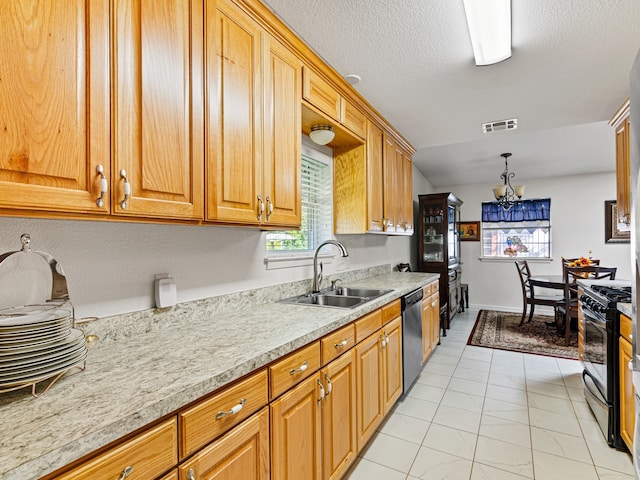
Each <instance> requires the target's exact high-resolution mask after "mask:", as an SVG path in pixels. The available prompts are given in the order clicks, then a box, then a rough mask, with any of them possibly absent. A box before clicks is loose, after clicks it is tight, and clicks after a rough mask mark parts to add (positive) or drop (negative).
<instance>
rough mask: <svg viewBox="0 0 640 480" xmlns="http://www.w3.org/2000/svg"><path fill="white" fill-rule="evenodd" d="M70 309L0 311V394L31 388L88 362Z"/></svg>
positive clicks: (41, 307)
mask: <svg viewBox="0 0 640 480" xmlns="http://www.w3.org/2000/svg"><path fill="white" fill-rule="evenodd" d="M72 324H73V318H72V314H71V309H70V308H66V307H65V306H60V305H55V304H45V305H28V306H25V307H14V308H10V309H5V310H0V390H2V389H7V388H8V389H14V388H16V387H19V386H21V385H32V384H35V383H37V382H39V381H42V380H45V379H48V378H51V377H54V376H56V375H59V374H61V373H63V372H65V371H66V370H68V369H69V368H71V367H73V366H76V365H79V364H81V363H82V362H84V361H85V359H86V358H87V342H86V340H85V337H84V334H83V333H82V331H80V330H77V329H74V328H72Z"/></svg>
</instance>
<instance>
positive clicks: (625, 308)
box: [616, 302, 633, 318]
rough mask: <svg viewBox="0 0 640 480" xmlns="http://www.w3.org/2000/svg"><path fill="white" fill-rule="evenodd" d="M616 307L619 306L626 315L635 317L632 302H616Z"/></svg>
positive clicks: (620, 310) (619, 309)
mask: <svg viewBox="0 0 640 480" xmlns="http://www.w3.org/2000/svg"><path fill="white" fill-rule="evenodd" d="M616 307H617V308H618V311H619V312H620V313H623V314H624V315H626V316H627V317H629V318H633V314H632V310H631V303H625V302H618V303H616Z"/></svg>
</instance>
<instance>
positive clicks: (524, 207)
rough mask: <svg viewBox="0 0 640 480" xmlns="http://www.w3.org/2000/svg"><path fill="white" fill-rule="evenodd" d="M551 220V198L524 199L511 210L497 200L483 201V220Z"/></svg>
mask: <svg viewBox="0 0 640 480" xmlns="http://www.w3.org/2000/svg"><path fill="white" fill-rule="evenodd" d="M536 220H551V199H550V198H536V199H532V200H522V201H521V202H519V203H517V204H516V205H514V206H512V207H511V208H510V209H509V210H505V209H504V208H502V207H501V206H500V205H498V204H497V203H496V202H482V221H483V222H527V221H536Z"/></svg>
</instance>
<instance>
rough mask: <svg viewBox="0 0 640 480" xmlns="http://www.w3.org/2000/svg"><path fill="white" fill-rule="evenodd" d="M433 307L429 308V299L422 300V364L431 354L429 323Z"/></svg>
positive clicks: (431, 343) (431, 342)
mask: <svg viewBox="0 0 640 480" xmlns="http://www.w3.org/2000/svg"><path fill="white" fill-rule="evenodd" d="M432 312H433V307H432V306H431V298H430V297H427V298H423V299H422V363H424V362H426V361H427V358H429V355H430V354H431V349H432V345H433V341H432V339H431V336H432V329H431V321H432V318H433V313H432Z"/></svg>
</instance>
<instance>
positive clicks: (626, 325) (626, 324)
mask: <svg viewBox="0 0 640 480" xmlns="http://www.w3.org/2000/svg"><path fill="white" fill-rule="evenodd" d="M631 328H632V327H631V319H630V318H629V317H627V316H626V315H622V314H620V336H621V337H624V338H626V339H627V341H628V342H629V343H633V342H632V341H631Z"/></svg>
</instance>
